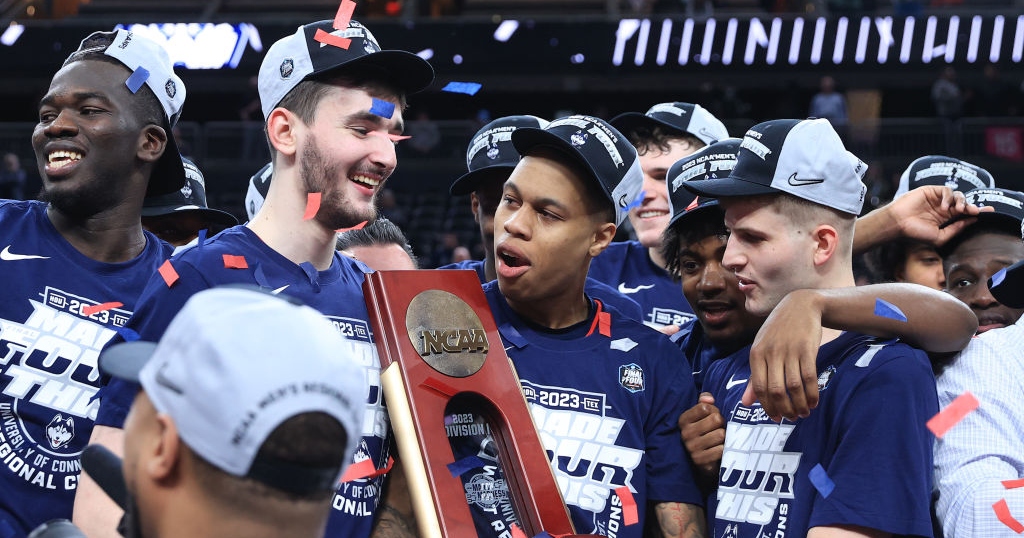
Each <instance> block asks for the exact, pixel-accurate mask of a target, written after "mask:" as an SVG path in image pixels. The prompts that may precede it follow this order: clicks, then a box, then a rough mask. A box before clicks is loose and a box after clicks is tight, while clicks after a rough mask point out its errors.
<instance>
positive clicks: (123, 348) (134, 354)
mask: <svg viewBox="0 0 1024 538" xmlns="http://www.w3.org/2000/svg"><path fill="white" fill-rule="evenodd" d="M156 346H157V344H156V343H155V342H142V341H135V342H121V343H119V344H114V345H112V346H110V347H108V348H106V349H104V350H103V351H102V352H101V353H100V358H99V362H100V371H101V372H103V373H104V374H106V375H109V376H113V377H116V378H118V379H123V380H125V381H131V382H133V383H138V382H139V372H141V371H142V367H143V366H145V365H146V363H147V362H149V359H150V358H152V357H153V353H154V352H155V351H156Z"/></svg>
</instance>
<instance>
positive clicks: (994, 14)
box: [0, 0, 1024, 256]
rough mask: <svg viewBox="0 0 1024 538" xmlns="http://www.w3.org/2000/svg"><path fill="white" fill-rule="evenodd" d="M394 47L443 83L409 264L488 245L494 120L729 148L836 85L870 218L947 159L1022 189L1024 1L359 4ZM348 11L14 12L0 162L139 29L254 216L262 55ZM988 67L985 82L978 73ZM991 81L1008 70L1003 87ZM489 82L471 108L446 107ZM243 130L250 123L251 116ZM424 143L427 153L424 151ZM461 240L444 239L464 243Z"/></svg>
mask: <svg viewBox="0 0 1024 538" xmlns="http://www.w3.org/2000/svg"><path fill="white" fill-rule="evenodd" d="M356 3H357V8H356V17H357V18H358V19H360V20H361V21H363V22H364V23H366V24H367V26H369V27H370V29H371V30H372V31H373V33H374V34H375V35H376V37H377V39H378V40H379V41H380V42H381V44H382V46H383V47H384V48H386V49H387V48H396V49H404V50H408V51H411V52H415V53H418V54H420V55H422V56H424V57H427V58H428V59H429V60H430V62H431V63H432V64H433V65H434V68H435V70H436V71H437V79H436V80H435V83H434V84H433V86H432V87H431V88H430V89H429V90H427V91H425V92H423V93H421V94H417V95H414V96H412V97H411V98H410V104H409V108H408V110H407V111H406V113H405V118H406V123H407V134H411V135H413V137H414V138H413V139H412V140H410V141H406V142H403V143H401V144H400V145H399V162H400V165H399V168H398V170H397V172H396V173H395V175H394V176H392V179H391V180H389V182H388V184H387V186H388V187H389V188H390V189H391V190H392V191H393V192H394V194H395V200H396V203H397V206H396V207H394V208H392V209H391V211H392V212H394V213H395V214H399V215H401V216H402V217H403V218H404V222H402V224H403V227H404V229H405V230H406V231H407V233H408V234H409V236H410V239H411V240H412V242H413V245H414V248H415V249H416V251H417V252H418V253H420V254H421V255H427V256H429V254H430V253H431V252H433V251H434V250H435V248H436V247H438V245H440V244H441V243H442V238H443V236H444V235H445V234H450V235H453V236H454V237H455V238H457V239H458V240H459V242H461V243H463V244H465V245H467V246H470V247H472V248H476V247H477V245H476V243H477V242H478V238H477V236H478V232H477V230H476V227H475V225H474V223H473V221H472V217H471V216H470V215H469V211H468V202H467V200H466V199H465V198H455V199H452V198H451V197H449V196H448V195H447V186H448V184H449V183H450V182H451V180H452V179H454V178H455V177H457V176H458V175H459V174H461V173H462V172H463V171H464V170H465V161H464V152H465V148H466V145H467V143H468V141H469V138H470V136H471V135H472V134H473V133H474V132H475V131H476V130H477V129H478V128H479V127H480V126H481V125H482V124H483V123H486V122H487V121H489V120H490V119H492V118H495V117H499V116H503V115H508V114H522V113H530V114H535V115H539V116H542V117H546V118H548V119H554V118H556V117H558V116H561V115H565V114H568V113H588V114H595V115H598V116H600V117H604V118H610V117H611V116H613V115H615V114H618V113H621V112H625V111H640V112H642V111H644V110H646V109H647V108H648V107H649V106H651V105H653V104H655V103H658V102H664V101H689V102H696V103H700V104H702V105H703V106H705V107H707V108H709V109H710V110H712V112H714V113H715V114H716V115H717V116H718V117H719V118H720V119H722V120H723V121H724V122H725V123H726V125H727V127H728V128H729V130H730V133H732V134H733V135H734V136H742V134H743V132H744V130H745V129H746V128H747V127H749V126H751V125H753V124H754V123H756V122H758V121H762V120H765V119H771V118H779V117H804V116H806V115H807V110H808V104H809V103H810V100H811V97H812V96H813V95H814V93H815V92H817V91H818V86H819V81H820V79H821V77H822V76H825V75H828V76H831V77H833V78H834V79H835V81H836V86H837V90H838V91H840V92H843V93H844V94H845V95H846V98H847V101H848V104H849V114H850V124H849V126H848V127H847V128H846V129H845V130H844V133H843V134H844V138H845V139H846V142H847V146H848V148H849V149H851V150H852V151H853V152H854V153H856V154H857V155H858V156H860V157H861V158H862V159H864V160H865V161H867V162H868V163H869V164H870V165H871V169H870V171H869V176H868V181H869V183H870V185H869V187H870V199H869V204H868V206H869V207H866V209H870V207H871V206H874V205H878V204H881V203H884V202H885V201H887V200H888V198H889V197H891V193H892V191H893V190H894V182H895V179H896V178H898V175H899V173H900V172H901V171H902V170H903V168H904V167H905V166H906V165H907V164H908V163H909V162H910V161H911V160H913V159H914V158H916V157H919V156H921V155H926V154H948V155H952V156H956V157H960V158H963V159H965V160H968V161H970V162H973V163H975V164H978V165H981V166H984V167H986V168H987V169H989V170H990V171H991V172H992V173H993V175H994V176H995V178H996V182H997V184H998V185H999V186H1002V187H1008V188H1014V189H1018V190H1020V189H1024V177H1021V173H1020V171H1021V164H1022V163H1024V120H1022V118H1021V113H1022V105H1024V93H1022V84H1024V67H1022V56H1024V15H1021V13H1022V12H1024V10H1022V7H1024V6H1022V2H1020V1H1014V0H973V1H972V0H961V1H955V0H932V1H931V2H927V1H897V0H893V1H892V2H889V1H883V0H878V1H872V0H816V1H803V0H689V1H682V0H621V1H620V0H418V1H414V0H357V2H356ZM337 7H338V1H337V0H329V1H326V0H320V1H303V0H296V1H278V2H270V1H266V0H219V1H217V0H212V1H198V0H173V1H167V0H48V1H38V0H37V1H29V0H0V29H2V30H3V33H2V35H0V73H2V75H0V98H2V102H3V104H4V106H3V107H0V152H4V153H6V152H14V153H16V154H17V155H19V156H20V157H21V161H22V166H23V167H24V168H25V169H26V170H27V172H28V175H29V184H28V187H27V193H29V195H34V193H36V192H37V191H38V185H39V180H38V171H37V170H36V166H35V159H34V157H33V155H32V150H31V146H30V144H29V136H30V133H31V130H32V127H33V125H34V123H35V121H36V109H37V103H38V100H39V97H40V96H41V95H42V94H43V93H44V91H45V90H46V87H47V85H48V83H49V80H50V77H51V76H52V74H53V73H54V72H55V71H56V70H57V69H58V68H59V66H60V64H61V62H62V61H63V59H64V58H65V57H66V56H67V54H68V53H69V52H71V51H72V50H74V49H75V48H76V47H77V46H78V43H79V41H80V40H81V39H82V38H83V37H85V36H86V35H88V34H89V33H90V32H92V31H95V30H107V29H111V28H113V27H114V26H115V25H124V26H131V27H133V28H134V29H135V30H136V31H142V32H147V33H148V35H151V36H153V37H157V38H159V39H161V40H162V41H164V42H166V43H167V44H168V48H169V49H170V50H171V53H172V57H174V58H175V59H176V61H178V62H179V63H180V64H181V68H180V69H179V71H178V72H179V74H180V75H181V77H182V78H183V79H184V81H185V83H186V85H187V87H188V92H189V93H188V99H187V102H186V104H185V108H184V112H183V115H182V118H181V122H180V124H179V126H180V127H179V137H180V138H179V144H180V145H181V146H182V150H183V152H184V153H186V154H187V155H189V156H191V157H193V158H194V160H195V161H196V162H197V163H198V164H199V166H200V168H201V169H202V170H203V171H204V173H205V175H206V180H207V188H208V195H209V202H210V205H211V206H212V207H217V208H221V209H225V210H228V211H231V212H232V213H235V214H236V215H237V216H239V217H240V218H242V219H244V217H245V214H244V209H243V198H244V194H245V189H246V186H247V182H248V178H249V176H250V175H251V174H252V173H254V172H255V171H256V170H258V169H259V168H260V167H261V166H262V165H263V164H264V163H266V162H267V160H269V157H268V153H267V150H266V144H265V141H264V139H263V134H262V124H261V122H262V117H261V115H260V112H259V107H258V106H256V107H252V106H248V105H251V104H252V103H253V102H254V100H255V99H256V98H257V96H256V92H255V89H254V87H253V86H252V85H251V84H252V83H253V82H254V80H255V78H254V77H255V75H256V73H257V71H258V68H259V63H260V60H261V59H262V55H263V52H264V51H265V48H266V47H268V46H269V45H270V44H272V43H273V42H274V41H276V40H277V39H279V38H280V37H283V36H284V35H287V34H290V33H292V32H294V31H295V28H296V26H298V25H299V24H302V23H305V22H310V21H313V20H318V19H329V18H333V16H334V13H335V11H336V10H337ZM986 66H994V67H995V69H994V70H993V69H992V67H989V69H988V71H989V76H986V75H985V74H984V73H985V71H986ZM950 67H952V68H953V69H954V70H955V71H956V74H957V83H958V84H959V85H960V87H961V88H962V90H963V92H964V98H965V101H964V107H963V114H962V117H960V118H958V119H952V120H951V119H946V118H939V117H936V112H935V107H934V105H933V103H932V100H931V97H930V93H931V86H932V84H933V83H934V82H935V80H936V79H938V78H939V76H940V74H941V73H942V71H943V70H944V69H946V68H950ZM993 71H994V74H993ZM449 82H473V83H477V84H479V85H480V89H479V91H478V92H477V93H476V94H474V95H469V94H465V93H453V92H449V91H443V90H442V88H444V87H445V86H446V85H447V84H448V83H449ZM246 114H248V118H249V119H248V120H247V121H243V119H242V118H243V117H245V116H246ZM417 139H418V141H419V142H420V143H413V142H415V141H417ZM451 239H452V237H449V240H451Z"/></svg>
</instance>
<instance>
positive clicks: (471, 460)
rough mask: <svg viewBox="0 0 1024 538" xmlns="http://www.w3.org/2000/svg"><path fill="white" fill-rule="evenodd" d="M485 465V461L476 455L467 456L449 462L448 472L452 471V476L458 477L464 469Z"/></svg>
mask: <svg viewBox="0 0 1024 538" xmlns="http://www.w3.org/2000/svg"><path fill="white" fill-rule="evenodd" d="M485 465H487V463H486V462H485V461H484V460H482V459H480V458H479V457H478V456H469V457H468V458H462V459H461V460H458V461H453V462H452V463H449V464H448V472H450V473H452V476H454V477H459V476H462V474H463V473H465V472H466V471H469V470H471V469H479V468H481V467H483V466H485Z"/></svg>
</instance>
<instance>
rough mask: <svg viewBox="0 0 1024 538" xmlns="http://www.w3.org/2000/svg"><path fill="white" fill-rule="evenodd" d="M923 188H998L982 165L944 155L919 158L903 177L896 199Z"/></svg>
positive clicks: (958, 189) (962, 190) (897, 189)
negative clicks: (941, 186) (939, 186)
mask: <svg viewBox="0 0 1024 538" xmlns="http://www.w3.org/2000/svg"><path fill="white" fill-rule="evenodd" d="M924 185H945V186H947V187H949V188H951V189H953V190H955V191H960V192H967V191H969V190H973V189H991V188H992V187H995V186H996V181H995V179H993V178H992V174H990V173H989V172H988V170H985V169H984V168H982V167H980V166H976V165H973V164H971V163H969V162H966V161H961V160H960V159H954V158H952V157H946V156H944V155H928V156H926V157H919V158H917V159H915V160H914V162H912V163H910V166H908V167H907V169H906V170H904V171H903V174H902V175H900V183H899V185H898V186H897V187H896V194H895V195H894V197H895V198H899V197H900V196H903V195H904V194H906V193H908V192H910V191H911V190H913V189H916V188H918V187H922V186H924Z"/></svg>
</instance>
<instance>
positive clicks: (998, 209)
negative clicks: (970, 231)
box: [964, 188, 1024, 229]
mask: <svg viewBox="0 0 1024 538" xmlns="http://www.w3.org/2000/svg"><path fill="white" fill-rule="evenodd" d="M964 198H966V199H967V203H968V204H971V205H976V206H978V207H991V208H993V209H994V210H995V211H992V212H986V213H978V215H977V216H976V217H975V218H976V219H978V220H977V223H983V224H984V223H992V224H997V225H1004V226H1009V227H1013V228H1014V229H1019V228H1020V226H1021V222H1024V193H1021V192H1017V191H1013V190H1010V189H1000V188H991V189H989V188H985V189H974V190H971V191H967V192H966V193H964ZM972 226H974V225H973V224H972Z"/></svg>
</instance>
